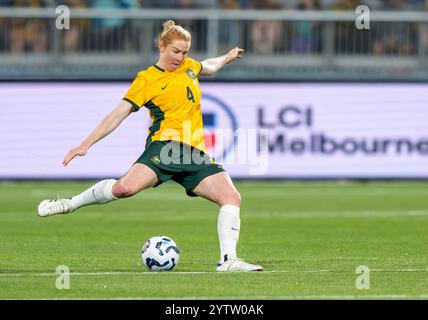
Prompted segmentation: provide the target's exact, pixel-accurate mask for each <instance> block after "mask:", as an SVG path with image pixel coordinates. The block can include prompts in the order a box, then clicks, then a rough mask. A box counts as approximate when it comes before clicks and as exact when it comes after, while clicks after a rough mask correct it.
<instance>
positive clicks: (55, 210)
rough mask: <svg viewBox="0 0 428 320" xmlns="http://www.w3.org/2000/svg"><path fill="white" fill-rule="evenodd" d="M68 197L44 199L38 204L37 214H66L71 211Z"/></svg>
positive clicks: (41, 215)
mask: <svg viewBox="0 0 428 320" xmlns="http://www.w3.org/2000/svg"><path fill="white" fill-rule="evenodd" d="M68 201H69V200H68V199H61V198H58V199H56V200H43V201H42V202H40V204H39V205H38V206H37V215H38V216H39V217H49V216H53V215H55V214H64V213H69V212H71V210H70V208H69V206H68V205H67V202H68Z"/></svg>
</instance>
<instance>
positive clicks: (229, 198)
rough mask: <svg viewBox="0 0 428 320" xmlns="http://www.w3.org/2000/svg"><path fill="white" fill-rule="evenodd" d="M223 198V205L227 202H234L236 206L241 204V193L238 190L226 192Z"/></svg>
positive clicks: (221, 202) (221, 203)
mask: <svg viewBox="0 0 428 320" xmlns="http://www.w3.org/2000/svg"><path fill="white" fill-rule="evenodd" d="M222 198H223V199H222V200H221V201H220V205H221V206H223V205H225V204H233V205H234V206H237V207H240V206H241V194H240V193H239V192H238V191H235V190H234V191H231V192H229V193H227V194H225V195H224V196H223V197H222Z"/></svg>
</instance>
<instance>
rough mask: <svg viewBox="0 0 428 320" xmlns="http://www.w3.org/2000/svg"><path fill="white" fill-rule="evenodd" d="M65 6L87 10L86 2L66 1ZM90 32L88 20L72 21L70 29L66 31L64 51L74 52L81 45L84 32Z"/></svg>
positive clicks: (81, 0)
mask: <svg viewBox="0 0 428 320" xmlns="http://www.w3.org/2000/svg"><path fill="white" fill-rule="evenodd" d="M63 2H64V5H66V6H68V7H69V8H72V9H85V8H86V3H85V1H84V0H64V1H63ZM88 30H89V20H88V19H71V20H70V29H68V30H64V51H65V52H73V51H76V49H78V47H79V45H80V44H81V37H82V34H83V33H84V32H87V31H88Z"/></svg>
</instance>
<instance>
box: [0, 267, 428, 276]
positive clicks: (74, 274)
mask: <svg viewBox="0 0 428 320" xmlns="http://www.w3.org/2000/svg"><path fill="white" fill-rule="evenodd" d="M370 271H371V272H427V269H391V270H386V269H371V270H370ZM348 272H351V273H354V271H353V270H351V271H350V270H328V269H321V270H265V271H263V272H251V273H250V274H266V273H348ZM159 274H174V275H192V274H231V273H229V272H217V271H172V272H148V271H141V272H140V271H108V272H70V276H121V275H141V276H148V275H159ZM233 274H236V273H233ZM241 274H242V273H241ZM247 274H248V273H247ZM25 276H27V277H52V276H57V274H56V273H0V277H25Z"/></svg>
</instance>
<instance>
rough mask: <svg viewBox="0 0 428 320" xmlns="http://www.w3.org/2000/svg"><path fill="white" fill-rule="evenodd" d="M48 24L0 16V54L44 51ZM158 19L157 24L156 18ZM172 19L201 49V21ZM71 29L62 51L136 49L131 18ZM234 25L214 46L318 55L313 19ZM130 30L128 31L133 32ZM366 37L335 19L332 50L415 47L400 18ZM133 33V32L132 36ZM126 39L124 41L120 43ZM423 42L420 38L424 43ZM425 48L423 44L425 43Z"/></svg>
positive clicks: (26, 2) (411, 2) (410, 4)
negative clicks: (241, 29)
mask: <svg viewBox="0 0 428 320" xmlns="http://www.w3.org/2000/svg"><path fill="white" fill-rule="evenodd" d="M0 4H1V6H3V7H24V8H28V7H30V8H44V7H54V6H57V5H63V4H65V5H67V6H69V7H70V8H80V9H87V8H104V9H107V8H124V9H130V10H132V9H137V8H156V9H160V8H169V9H171V8H174V9H175V8H179V9H185V8H199V9H201V8H205V9H210V8H218V9H226V10H230V9H255V10H264V9H271V10H278V9H295V10H351V11H355V8H356V7H357V6H358V5H359V4H367V5H369V7H370V9H372V10H385V11H400V12H401V11H421V10H423V11H428V0H370V1H368V0H366V1H360V0H0ZM0 10H1V8H0ZM49 23H51V22H49V21H48V20H46V19H26V18H10V19H9V18H0V24H1V25H2V26H3V27H2V28H1V31H0V52H11V53H19V52H36V53H43V52H46V51H48V50H49ZM159 23H160V22H159ZM178 23H180V24H182V25H184V26H185V27H187V28H189V29H191V30H192V31H193V33H194V36H195V37H196V38H197V41H195V42H196V43H198V47H197V48H196V50H198V49H200V50H204V49H205V47H206V46H205V44H204V43H203V41H198V38H203V37H204V34H206V21H198V20H185V21H178ZM71 24H72V27H71V29H70V30H67V32H66V34H65V36H64V39H63V45H62V46H63V48H62V49H63V51H64V52H76V51H79V52H80V51H83V52H85V51H94V50H96V51H97V50H99V51H107V52H108V51H125V52H126V51H137V50H139V49H140V47H139V45H138V41H139V39H132V37H133V36H136V34H137V33H138V32H135V21H132V20H126V19H121V18H106V19H74V20H73V19H72V20H71ZM234 30H236V23H235V22H234V21H224V23H221V25H220V28H219V47H220V49H223V47H224V48H226V47H228V46H230V45H231V44H232V45H233V43H236V44H239V45H244V46H245V47H246V48H247V50H248V51H249V52H252V53H255V54H272V53H273V54H274V53H278V52H281V53H284V52H289V53H297V54H301V53H315V54H316V53H320V52H321V50H322V48H321V46H322V35H321V33H322V24H321V23H319V22H316V21H313V22H311V21H302V22H292V23H291V22H283V21H274V20H272V21H262V20H258V21H252V22H248V23H247V26H246V28H245V30H246V31H245V37H244V38H245V41H244V43H242V42H243V41H239V40H240V39H237V37H236V36H234ZM133 31H134V32H133ZM371 31H372V33H371V35H370V37H364V38H363V39H357V40H358V41H359V43H358V45H356V44H355V42H356V40H355V39H353V38H355V25H354V24H353V23H346V22H343V23H338V24H337V28H336V32H335V42H336V45H335V52H336V53H357V54H358V53H369V54H374V55H388V54H393V55H394V54H395V55H400V56H407V55H412V54H414V53H415V52H416V48H417V46H418V45H417V43H416V42H417V41H418V37H417V26H416V25H414V24H409V23H404V22H394V23H389V24H385V23H379V24H374V25H373V28H372V30H371ZM137 37H138V36H137ZM126 39H127V40H128V41H126ZM351 40H352V41H351ZM427 43H428V41H425V44H427ZM426 47H427V48H428V45H426Z"/></svg>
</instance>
